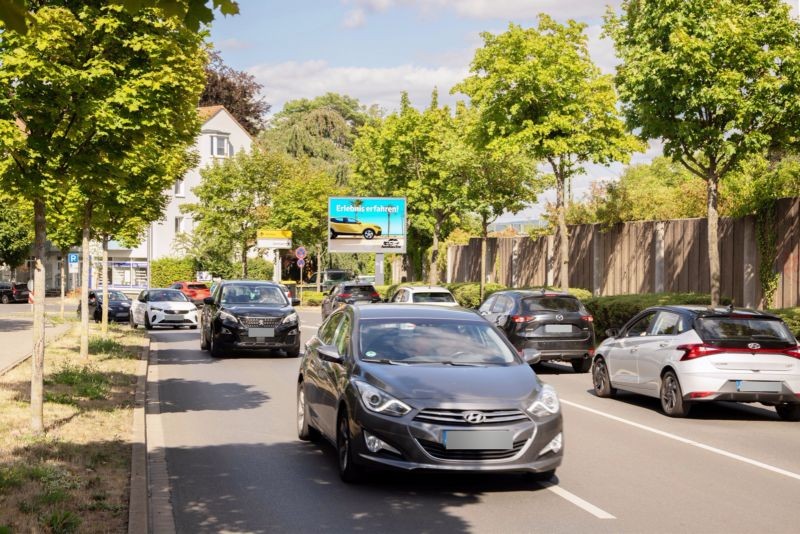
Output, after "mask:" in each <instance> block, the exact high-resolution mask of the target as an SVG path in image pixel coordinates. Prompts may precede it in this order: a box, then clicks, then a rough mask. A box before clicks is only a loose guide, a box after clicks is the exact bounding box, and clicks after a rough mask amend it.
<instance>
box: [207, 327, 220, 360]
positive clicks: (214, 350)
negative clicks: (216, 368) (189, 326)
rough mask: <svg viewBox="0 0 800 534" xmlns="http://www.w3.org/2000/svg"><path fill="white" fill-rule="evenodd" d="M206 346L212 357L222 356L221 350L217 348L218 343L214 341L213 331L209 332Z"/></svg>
mask: <svg viewBox="0 0 800 534" xmlns="http://www.w3.org/2000/svg"><path fill="white" fill-rule="evenodd" d="M208 347H209V349H208V350H209V352H211V357H212V358H222V351H221V350H220V348H219V343H215V342H214V332H211V339H209V340H208Z"/></svg>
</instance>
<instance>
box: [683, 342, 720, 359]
mask: <svg viewBox="0 0 800 534" xmlns="http://www.w3.org/2000/svg"><path fill="white" fill-rule="evenodd" d="M678 350H682V351H684V354H683V356H681V361H686V360H694V359H695V358H702V357H703V356H712V355H714V354H719V353H721V352H724V351H723V350H721V349H718V348H717V347H713V346H711V345H703V344H702V343H699V344H693V345H679V346H678Z"/></svg>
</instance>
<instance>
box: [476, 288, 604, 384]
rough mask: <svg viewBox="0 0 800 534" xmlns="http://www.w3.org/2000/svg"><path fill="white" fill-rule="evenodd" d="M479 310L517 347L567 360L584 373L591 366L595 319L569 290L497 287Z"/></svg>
mask: <svg viewBox="0 0 800 534" xmlns="http://www.w3.org/2000/svg"><path fill="white" fill-rule="evenodd" d="M478 311H479V313H480V314H481V315H483V316H484V317H485V318H486V320H488V321H489V322H490V323H492V324H495V325H497V326H498V327H499V328H500V329H501V330H503V332H505V334H506V336H508V339H509V341H511V343H512V344H513V345H514V346H515V347H516V348H517V349H518V350H520V351H521V350H524V349H534V350H536V351H538V352H539V355H540V356H539V359H540V361H545V360H562V361H568V362H570V363H571V364H572V368H573V369H574V370H575V372H577V373H587V372H588V371H589V369H590V368H591V366H592V355H593V354H594V341H595V338H594V324H593V322H594V319H593V317H592V316H591V315H590V314H589V312H588V311H586V308H584V307H583V304H582V303H581V301H580V300H578V299H577V298H576V297H574V296H572V295H570V294H569V293H565V292H554V291H547V290H509V291H498V292H497V293H493V294H492V295H490V296H489V298H487V299H486V301H485V302H484V303H483V304H481V307H480V308H479V309H478Z"/></svg>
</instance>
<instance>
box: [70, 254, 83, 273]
mask: <svg viewBox="0 0 800 534" xmlns="http://www.w3.org/2000/svg"><path fill="white" fill-rule="evenodd" d="M79 261H80V256H79V255H78V253H77V252H70V253H69V254H67V266H68V267H69V270H68V272H69V274H74V273H77V272H78V262H79Z"/></svg>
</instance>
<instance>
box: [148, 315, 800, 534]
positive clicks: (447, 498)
mask: <svg viewBox="0 0 800 534" xmlns="http://www.w3.org/2000/svg"><path fill="white" fill-rule="evenodd" d="M301 318H302V324H303V333H304V336H305V337H308V336H310V335H312V334H313V332H314V331H315V330H316V329H315V325H318V324H319V323H320V319H319V313H318V312H317V311H313V312H301ZM152 336H153V340H154V345H153V346H154V348H155V349H156V353H155V355H156V357H157V362H158V365H157V368H156V369H155V371H156V372H155V373H154V374H155V375H156V376H157V382H158V391H159V394H160V408H161V412H162V413H161V415H160V416H158V417H159V418H160V429H161V428H163V447H164V448H165V451H166V460H167V470H168V473H169V480H170V491H171V501H172V505H173V511H174V518H175V522H176V527H177V530H178V532H186V533H189V532H192V533H193V532H222V531H224V532H320V531H322V532H350V531H365V532H404V533H407V532H437V533H441V532H465V531H467V532H504V533H505V532H534V531H536V532H540V531H544V532H593V533H594V532H648V533H649V532H687V531H688V532H704V533H709V532H726V533H727V532H773V533H778V532H787V533H789V532H797V531H798V525H799V524H800V506H798V505H799V504H800V452H799V451H800V423H787V422H783V421H780V420H779V419H778V418H777V416H776V415H775V413H774V411H773V410H770V409H766V408H764V407H757V406H739V405H731V406H728V405H721V404H720V405H709V406H703V407H700V408H699V409H696V411H695V412H694V414H693V416H692V417H691V418H690V419H686V420H675V419H670V418H667V417H665V416H663V415H661V413H660V412H659V411H658V403H657V401H655V400H649V399H642V398H639V397H636V396H633V395H624V394H623V395H620V396H619V397H618V398H617V399H599V398H596V397H595V396H594V395H593V394H592V393H591V391H590V389H591V380H590V377H589V375H588V374H587V375H577V374H574V373H573V372H572V370H571V368H568V367H566V366H560V365H555V364H554V365H549V366H546V367H545V368H543V369H542V370H541V372H540V374H541V376H542V377H543V379H544V380H545V381H546V382H549V383H551V384H553V385H554V386H555V387H556V389H557V390H558V392H559V394H560V396H561V399H562V404H563V410H564V420H565V446H566V452H565V459H564V464H563V465H562V467H561V468H560V469H559V471H558V473H557V479H556V480H554V482H555V484H553V485H550V486H548V485H537V484H536V483H534V482H531V481H530V480H529V479H527V478H525V477H522V476H517V475H504V476H497V475H491V476H489V475H486V476H483V475H482V476H451V475H435V474H434V475H429V474H403V473H398V474H394V473H389V474H381V475H380V476H378V477H374V478H373V479H371V480H369V481H367V482H365V483H363V484H362V485H357V486H350V485H346V484H344V483H342V482H340V480H339V477H338V474H337V472H336V459H335V452H334V450H333V448H332V447H331V446H328V445H319V444H310V443H304V442H301V441H299V440H298V439H297V434H296V429H295V381H296V375H297V369H298V365H299V360H298V359H287V358H283V357H280V356H278V357H261V358H259V357H237V358H229V359H223V360H213V359H211V358H210V356H209V355H208V353H206V352H201V351H200V350H199V334H198V333H197V331H188V330H181V331H167V330H163V331H154V332H153V333H152ZM148 428H149V427H148ZM148 431H149V430H148ZM159 439H160V437H159Z"/></svg>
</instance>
